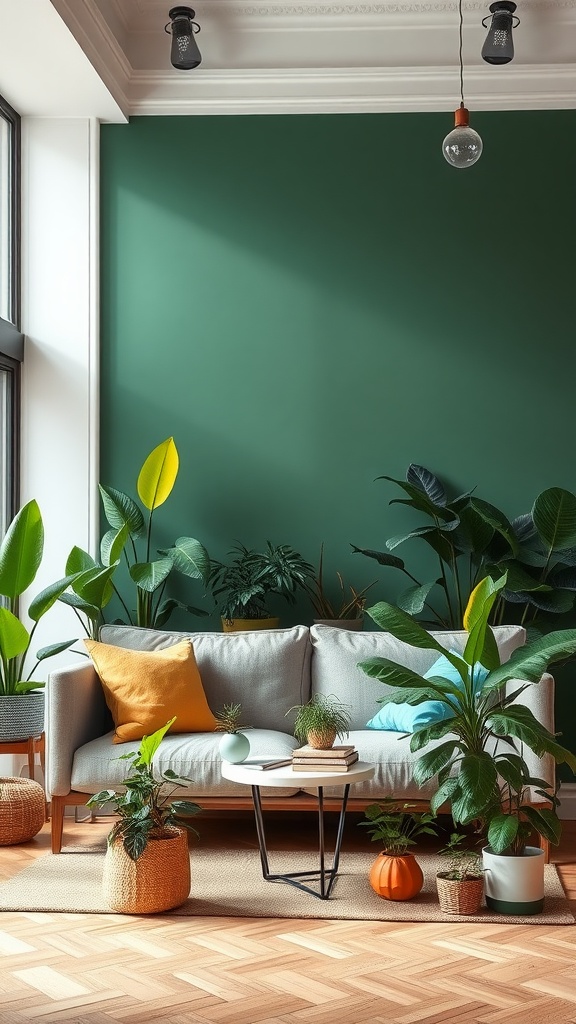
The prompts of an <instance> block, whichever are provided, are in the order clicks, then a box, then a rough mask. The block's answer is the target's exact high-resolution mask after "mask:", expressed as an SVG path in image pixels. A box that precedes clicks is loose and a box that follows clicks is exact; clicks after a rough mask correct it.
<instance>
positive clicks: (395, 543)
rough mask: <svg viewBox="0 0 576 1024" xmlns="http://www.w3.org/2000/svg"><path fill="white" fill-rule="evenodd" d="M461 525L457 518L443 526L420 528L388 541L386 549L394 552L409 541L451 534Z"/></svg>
mask: <svg viewBox="0 0 576 1024" xmlns="http://www.w3.org/2000/svg"><path fill="white" fill-rule="evenodd" d="M459 523H460V520H459V519H458V517H456V518H455V519H454V520H453V521H452V522H449V523H444V524H443V525H442V526H419V527H417V529H416V530H412V532H411V533H404V534H399V535H398V536H397V537H390V539H389V540H387V541H386V547H387V548H388V550H389V551H393V550H394V548H397V547H399V546H400V544H405V543H406V541H407V540H413V539H414V538H415V537H428V536H429V535H430V534H434V535H436V534H438V533H439V534H440V535H442V534H443V533H445V532H448V533H450V532H451V531H452V530H455V529H456V527H457V526H458V524H459Z"/></svg>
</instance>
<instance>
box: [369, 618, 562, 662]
mask: <svg viewBox="0 0 576 1024" xmlns="http://www.w3.org/2000/svg"><path fill="white" fill-rule="evenodd" d="M366 610H367V613H368V615H369V616H370V618H371V619H373V620H374V622H375V623H376V625H378V626H380V628H381V629H383V630H384V631H385V632H388V633H392V636H395V637H396V639H397V640H402V641H403V642H404V643H406V644H409V645H410V647H419V648H422V649H424V650H427V651H428V650H432V651H438V653H439V654H443V655H444V656H445V657H446V658H448V661H450V662H451V663H452V664H453V665H454V667H455V668H456V669H457V670H458V672H461V671H462V659H461V658H459V657H458V656H457V655H454V654H451V652H450V651H447V650H446V649H445V648H444V647H442V645H441V644H439V643H438V641H437V640H436V639H435V638H434V637H433V636H432V635H431V634H430V633H427V632H426V630H425V629H423V628H422V626H419V625H418V623H417V622H415V621H414V619H412V618H411V617H410V616H409V615H407V614H406V612H403V611H401V609H400V608H396V607H395V606H394V605H393V604H388V602H387V601H379V602H378V604H375V605H373V606H372V607H371V608H367V609H366ZM575 635H576V634H575Z"/></svg>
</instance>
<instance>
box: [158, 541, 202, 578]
mask: <svg viewBox="0 0 576 1024" xmlns="http://www.w3.org/2000/svg"><path fill="white" fill-rule="evenodd" d="M161 554H163V555H167V556H168V557H169V558H171V559H172V563H173V565H174V568H175V569H177V570H178V572H181V573H184V575H185V576H190V577H191V578H192V579H194V580H202V581H203V582H204V583H208V578H209V576H210V555H209V554H208V552H207V551H206V548H205V547H204V546H203V545H202V544H201V543H200V541H199V540H194V538H193V537H178V540H177V541H176V543H175V545H174V547H172V548H169V549H168V550H167V551H162V552H161Z"/></svg>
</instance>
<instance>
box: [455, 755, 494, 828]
mask: <svg viewBox="0 0 576 1024" xmlns="http://www.w3.org/2000/svg"><path fill="white" fill-rule="evenodd" d="M497 783H498V776H497V772H496V765H495V763H494V759H493V758H492V757H491V756H490V754H488V753H487V752H486V751H483V752H482V753H478V754H466V755H465V756H464V757H463V758H462V761H461V763H460V770H459V772H458V786H459V788H460V792H461V795H462V802H463V804H464V805H466V806H467V811H466V813H465V814H464V815H461V817H460V820H461V822H462V824H467V823H468V822H470V821H473V820H474V819H475V818H480V817H481V815H482V812H483V811H484V810H485V808H486V807H487V806H488V805H489V804H490V803H491V802H492V801H493V800H494V797H495V795H497V793H498V787H497Z"/></svg>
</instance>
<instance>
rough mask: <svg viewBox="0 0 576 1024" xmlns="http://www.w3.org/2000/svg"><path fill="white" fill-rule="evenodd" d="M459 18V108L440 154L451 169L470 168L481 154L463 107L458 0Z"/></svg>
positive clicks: (460, 7)
mask: <svg viewBox="0 0 576 1024" xmlns="http://www.w3.org/2000/svg"><path fill="white" fill-rule="evenodd" d="M458 14H459V17H460V51H459V52H460V106H459V108H458V110H456V111H455V114H454V125H455V127H454V128H453V129H452V131H451V132H449V133H448V135H447V136H446V138H445V139H444V142H443V143H442V152H443V154H444V157H445V159H446V160H447V161H448V163H449V164H450V165H451V166H452V167H471V166H472V164H475V163H476V161H477V160H479V159H480V156H481V154H482V139H481V138H480V136H479V135H478V132H475V131H474V129H473V128H471V127H470V120H469V115H468V110H467V108H466V107H465V106H464V61H463V58H462V34H463V27H464V18H463V16H462V0H458Z"/></svg>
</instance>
